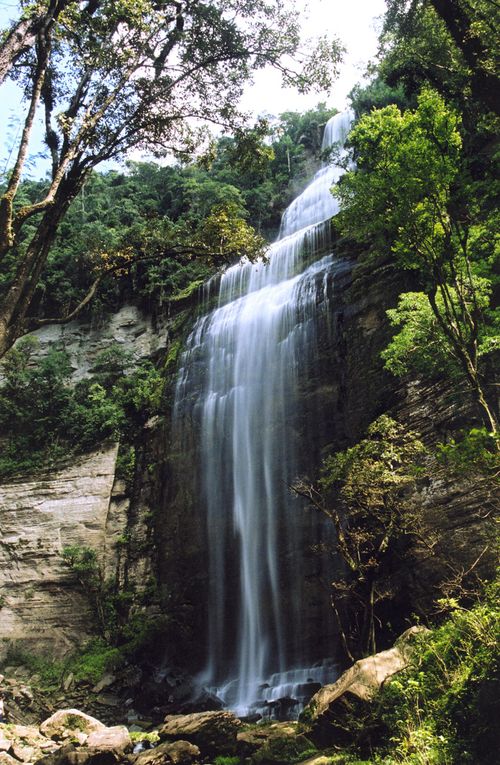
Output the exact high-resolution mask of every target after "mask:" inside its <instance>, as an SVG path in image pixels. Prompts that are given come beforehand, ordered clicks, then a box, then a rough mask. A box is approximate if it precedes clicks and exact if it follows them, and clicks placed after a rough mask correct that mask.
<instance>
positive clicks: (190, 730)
mask: <svg viewBox="0 0 500 765" xmlns="http://www.w3.org/2000/svg"><path fill="white" fill-rule="evenodd" d="M240 727H241V720H239V719H238V718H237V717H236V716H235V715H234V714H233V713H232V712H222V711H221V712H199V713H194V714H190V715H167V717H165V724H164V725H163V727H162V728H160V730H159V731H158V732H159V735H160V739H161V740H163V741H165V740H166V741H180V740H183V741H189V742H190V743H191V744H194V745H195V746H197V747H199V749H200V752H201V754H202V756H204V757H205V756H208V757H212V756H216V755H225V754H234V753H235V752H236V735H237V733H238V731H239V729H240Z"/></svg>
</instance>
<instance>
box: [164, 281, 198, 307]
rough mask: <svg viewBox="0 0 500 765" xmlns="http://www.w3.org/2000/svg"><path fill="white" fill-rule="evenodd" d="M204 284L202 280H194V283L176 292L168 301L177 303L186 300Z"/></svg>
mask: <svg viewBox="0 0 500 765" xmlns="http://www.w3.org/2000/svg"><path fill="white" fill-rule="evenodd" d="M203 282H204V279H195V280H194V281H192V282H190V284H188V285H187V287H184V289H182V290H179V292H176V293H175V295H172V297H171V298H170V300H171V301H172V302H178V301H180V300H186V299H187V298H188V297H191V295H192V294H193V293H194V292H196V291H197V290H199V289H200V287H201V286H202V284H203Z"/></svg>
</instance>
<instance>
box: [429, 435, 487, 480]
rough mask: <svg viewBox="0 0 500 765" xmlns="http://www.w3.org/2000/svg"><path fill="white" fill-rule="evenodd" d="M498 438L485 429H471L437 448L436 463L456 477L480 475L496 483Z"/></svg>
mask: <svg viewBox="0 0 500 765" xmlns="http://www.w3.org/2000/svg"><path fill="white" fill-rule="evenodd" d="M498 452H499V450H498V436H496V437H495V436H494V435H493V434H492V433H489V432H488V431H487V430H486V428H471V429H470V430H469V431H466V432H465V433H462V434H461V435H460V436H457V437H456V438H450V439H449V441H447V442H446V443H440V444H438V447H437V458H438V461H439V462H440V463H441V464H443V465H445V466H446V469H447V470H448V471H450V472H452V473H455V474H457V475H464V474H465V475H467V474H472V475H476V476H477V475H480V476H481V477H482V478H483V479H484V478H485V477H491V478H492V479H493V480H494V481H495V480H496V481H498V476H499V469H500V457H499V453H498Z"/></svg>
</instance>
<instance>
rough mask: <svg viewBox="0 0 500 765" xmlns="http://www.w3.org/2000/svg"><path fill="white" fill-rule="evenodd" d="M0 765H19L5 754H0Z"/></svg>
mask: <svg viewBox="0 0 500 765" xmlns="http://www.w3.org/2000/svg"><path fill="white" fill-rule="evenodd" d="M0 765H19V760H15V759H14V758H13V757H11V756H10V754H7V752H0Z"/></svg>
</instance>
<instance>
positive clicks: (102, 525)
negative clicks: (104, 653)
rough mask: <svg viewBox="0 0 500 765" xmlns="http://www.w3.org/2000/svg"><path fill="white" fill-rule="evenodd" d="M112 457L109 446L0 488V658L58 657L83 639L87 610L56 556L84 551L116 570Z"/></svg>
mask: <svg viewBox="0 0 500 765" xmlns="http://www.w3.org/2000/svg"><path fill="white" fill-rule="evenodd" d="M116 453H117V447H116V446H115V445H112V446H110V447H108V448H105V449H103V450H101V451H97V452H94V453H92V454H90V455H87V456H85V457H82V458H78V459H75V461H74V462H73V464H72V465H71V466H68V467H66V468H64V469H61V470H59V471H57V472H54V473H50V474H47V475H45V476H38V477H36V478H26V479H25V480H24V481H21V480H19V481H13V482H11V483H8V484H4V485H2V486H0V530H1V541H0V590H1V592H2V596H3V601H2V607H1V610H0V659H1V658H2V657H3V656H4V655H5V652H6V648H7V644H8V643H9V642H10V643H12V642H15V643H16V644H17V645H18V646H19V647H21V648H24V649H26V650H30V651H31V650H34V652H35V653H43V652H46V653H47V654H50V655H56V654H57V655H59V656H62V655H64V654H65V653H67V652H68V651H70V650H72V649H73V648H74V646H75V645H79V644H81V642H82V641H83V640H85V638H86V637H88V636H89V634H91V632H92V627H93V617H92V615H91V614H90V612H89V603H88V601H87V599H86V598H85V597H84V596H83V594H82V592H81V590H80V588H79V587H78V586H77V584H76V582H75V579H74V577H73V575H72V574H71V572H70V571H69V569H68V568H67V567H66V566H65V565H64V564H63V560H62V557H61V554H62V551H63V549H64V548H65V547H68V546H73V545H76V546H85V547H92V548H93V549H95V550H96V551H97V553H98V557H99V560H100V562H101V563H102V565H103V566H104V568H106V567H108V568H109V569H110V570H113V566H115V565H116V551H115V549H114V546H113V544H114V541H115V540H116V539H117V538H118V537H119V536H120V534H122V533H123V531H124V528H125V524H126V514H125V512H124V508H123V507H122V506H121V505H120V503H119V502H118V501H116V502H115V498H114V496H113V493H114V492H113V486H114V483H115V463H116Z"/></svg>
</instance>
